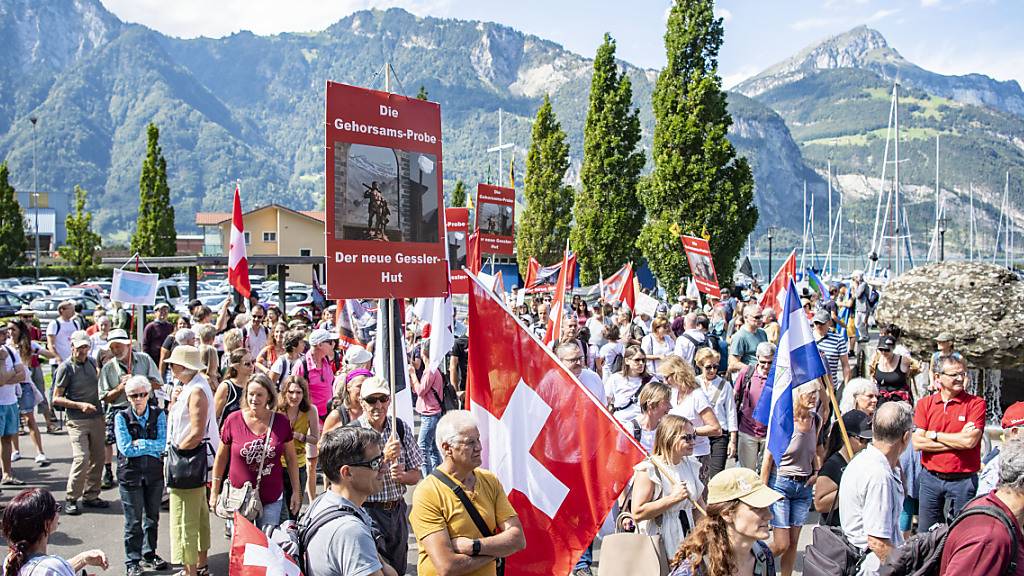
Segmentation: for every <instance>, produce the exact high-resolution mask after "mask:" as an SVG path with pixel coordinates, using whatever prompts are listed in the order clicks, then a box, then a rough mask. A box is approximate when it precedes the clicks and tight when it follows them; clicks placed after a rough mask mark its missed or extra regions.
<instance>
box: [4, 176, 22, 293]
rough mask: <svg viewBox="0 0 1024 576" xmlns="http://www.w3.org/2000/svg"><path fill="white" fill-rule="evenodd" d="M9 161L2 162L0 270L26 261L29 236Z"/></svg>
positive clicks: (7, 269)
mask: <svg viewBox="0 0 1024 576" xmlns="http://www.w3.org/2000/svg"><path fill="white" fill-rule="evenodd" d="M9 176H10V174H9V171H8V169H7V162H3V163H0V272H2V273H6V272H7V271H9V270H10V269H11V268H12V267H14V266H17V265H18V264H22V263H24V262H25V251H26V250H28V237H27V236H25V213H24V212H22V210H21V204H18V196H17V194H16V193H15V190H14V186H11V183H10V181H9Z"/></svg>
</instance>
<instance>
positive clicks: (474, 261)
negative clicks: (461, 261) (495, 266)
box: [466, 230, 482, 274]
mask: <svg viewBox="0 0 1024 576" xmlns="http://www.w3.org/2000/svg"><path fill="white" fill-rule="evenodd" d="M481 258H482V255H481V254H480V231H479V230H476V231H474V232H473V233H472V234H470V235H469V239H467V240H466V268H468V269H469V271H470V272H472V273H473V274H478V273H479V272H480V266H481Z"/></svg>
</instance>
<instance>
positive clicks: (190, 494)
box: [0, 275, 1024, 576]
mask: <svg viewBox="0 0 1024 576" xmlns="http://www.w3.org/2000/svg"><path fill="white" fill-rule="evenodd" d="M735 294H736V296H733V293H732V292H730V291H729V290H723V292H722V296H721V297H720V298H708V301H707V302H706V303H701V302H699V301H698V300H696V299H693V298H689V297H687V296H685V295H683V296H680V297H679V298H678V299H677V300H676V301H675V302H673V303H672V305H671V306H669V305H668V304H667V303H666V304H662V305H661V306H659V307H658V309H657V310H656V311H655V313H654V314H645V313H644V314H634V313H633V311H631V310H629V309H628V307H626V306H622V305H620V304H619V303H616V302H605V301H603V300H598V301H597V302H594V303H592V304H588V303H587V302H585V301H584V300H583V299H582V298H581V297H579V296H575V297H574V299H573V302H572V304H571V306H570V307H567V310H565V311H564V312H565V313H566V316H565V318H564V321H563V322H562V329H561V333H560V334H559V335H558V339H557V341H556V342H555V343H554V344H553V351H554V353H555V355H556V357H557V358H558V360H559V361H560V362H561V363H562V364H563V366H564V367H565V369H566V370H567V371H568V372H570V373H572V374H573V375H574V376H575V377H576V378H577V379H578V380H579V381H580V382H581V383H582V385H583V386H585V387H586V388H587V389H588V390H589V391H590V393H591V395H592V396H593V397H594V398H596V399H597V400H598V401H599V402H600V403H602V404H603V405H604V406H605V407H606V408H607V410H608V412H609V414H610V415H611V416H612V417H613V418H615V419H616V420H617V421H618V422H619V423H621V425H622V428H623V429H624V431H625V432H626V433H627V434H630V435H632V437H633V438H634V439H635V440H636V441H637V443H639V445H641V446H642V447H643V448H644V449H645V450H646V451H647V452H648V454H649V457H648V458H647V459H645V460H644V461H642V462H641V463H639V464H638V465H637V466H636V467H635V469H634V473H633V479H632V481H631V482H630V486H629V488H628V489H627V490H625V491H624V492H623V495H622V497H620V499H619V500H618V501H617V502H615V503H614V506H613V510H612V514H611V519H613V520H616V521H615V522H610V523H609V524H614V526H615V529H616V530H619V531H631V532H634V533H637V534H641V535H647V536H657V540H656V541H657V542H659V546H660V547H661V549H660V554H661V555H662V556H663V557H664V558H666V559H667V560H668V561H669V565H670V566H671V569H672V571H673V572H672V573H673V574H674V575H677V576H679V575H697V574H701V575H707V576H719V575H721V576H726V575H732V574H739V575H743V576H747V575H751V574H760V575H764V576H767V575H773V574H775V573H776V566H778V570H777V571H778V573H781V574H783V575H787V576H788V575H789V574H792V573H793V571H794V569H795V567H796V561H797V552H798V551H799V549H800V541H801V531H802V529H803V527H804V526H805V525H807V524H808V523H810V522H818V523H820V524H822V525H824V526H832V527H837V528H838V529H839V530H840V531H841V532H842V534H843V535H844V537H845V538H846V540H847V541H848V542H849V543H850V544H851V545H852V546H853V547H854V548H855V549H857V550H859V551H860V553H861V556H862V557H863V559H862V560H861V561H860V562H859V565H858V568H857V570H858V573H860V574H876V573H878V570H879V569H880V567H881V566H882V565H883V564H884V563H886V562H887V561H890V560H891V559H892V558H893V557H898V556H899V554H898V553H896V552H895V551H897V550H899V549H900V547H901V545H903V544H904V542H905V541H906V540H907V539H908V538H909V537H910V536H911V535H912V534H914V533H926V532H928V530H929V529H930V528H931V527H932V526H933V525H936V524H949V523H953V522H955V524H953V527H952V529H951V531H950V536H949V538H948V540H947V543H946V544H945V546H944V549H943V551H942V570H941V572H940V573H941V574H957V575H958V576H959V575H960V574H961V573H963V574H997V573H1002V572H1001V569H1002V567H1004V566H1006V565H1007V563H1008V562H1010V561H1011V560H1013V559H1014V550H1013V545H1014V543H1016V544H1017V545H1018V546H1022V544H1021V543H1022V542H1024V536H1022V534H1021V528H1020V525H1021V518H1022V515H1024V465H1022V464H1021V463H1022V462H1024V445H1022V443H1024V434H1022V433H1021V429H1022V428H1024V403H1017V404H1014V405H1013V406H1011V407H1009V408H1008V409H1007V410H1006V412H1005V415H1004V417H1003V421H1002V424H1003V428H1004V431H1005V439H1004V442H1003V444H1002V448H1001V449H996V450H995V451H994V453H993V454H987V455H983V454H982V444H983V443H982V436H983V434H984V430H985V414H986V410H985V408H986V407H985V401H984V400H983V399H982V398H981V397H979V396H978V395H976V394H974V393H972V391H973V390H975V389H974V388H973V387H971V386H970V383H969V378H970V377H969V372H968V366H967V362H966V361H965V359H964V358H963V357H962V356H961V355H960V354H959V353H957V352H956V350H955V338H954V337H953V336H952V335H951V334H945V333H944V334H940V335H938V337H937V338H936V350H935V351H934V354H932V355H931V356H929V357H927V358H922V359H917V358H914V357H913V355H912V354H911V353H910V351H909V350H907V349H906V348H905V347H903V346H902V345H901V344H900V343H899V338H900V336H901V331H900V329H899V327H897V326H880V327H879V332H880V334H879V336H878V338H877V343H874V344H872V343H871V342H870V340H871V339H870V338H869V332H868V330H869V324H870V306H871V303H870V301H871V297H870V287H868V286H867V284H866V283H864V281H863V278H861V277H860V275H855V276H854V278H853V280H852V281H851V282H850V283H849V284H848V285H847V284H840V283H837V284H836V285H835V286H832V287H831V290H830V293H829V296H828V297H824V296H822V295H819V294H817V293H814V292H811V291H807V292H806V293H805V298H804V302H803V304H804V312H805V313H806V315H807V321H808V323H809V325H810V326H811V327H812V331H813V335H814V339H815V341H816V343H817V346H818V350H819V352H820V353H821V355H822V361H823V365H824V366H825V367H826V372H827V375H826V377H824V378H822V379H818V380H815V381H812V382H809V383H806V384H802V385H800V386H799V387H797V388H795V390H794V393H793V400H794V405H793V414H794V434H793V436H792V440H791V441H790V443H789V446H788V448H787V449H786V450H785V453H784V454H783V455H782V457H781V458H780V459H778V461H776V458H775V457H773V455H772V453H771V452H770V451H768V450H766V435H767V429H766V426H765V424H764V423H763V422H760V421H758V419H757V417H755V410H756V408H757V406H758V404H759V403H760V401H761V396H762V395H763V394H764V391H765V389H766V385H767V384H768V382H769V379H770V375H771V369H772V366H773V361H774V359H775V355H776V352H777V349H776V346H777V344H778V339H779V331H780V326H779V323H778V321H777V319H776V316H775V311H774V310H773V309H772V308H770V307H767V308H764V309H762V308H761V307H760V306H759V305H758V304H757V301H758V299H759V295H760V291H759V288H758V287H757V286H756V285H754V286H751V287H744V288H742V289H738V290H736V291H735ZM550 306H551V303H550V297H548V296H544V295H538V296H535V297H532V298H531V299H530V300H529V302H528V303H527V304H524V305H523V306H521V307H519V308H517V314H518V315H519V318H520V320H521V322H522V323H523V326H524V328H526V329H527V330H531V331H533V332H534V333H536V334H538V335H540V336H543V333H544V331H545V330H546V328H547V323H548V321H549V319H550V313H551V311H550ZM413 310H414V307H413V306H408V307H407V317H406V331H407V339H406V342H405V346H406V350H407V351H408V358H407V359H406V360H407V364H408V379H407V381H408V384H409V386H408V387H407V389H403V390H400V391H399V392H398V394H410V395H411V396H412V401H413V405H414V406H415V413H416V417H415V418H414V421H405V420H403V419H401V418H395V417H393V416H392V410H391V406H392V403H394V402H395V401H396V398H394V397H393V392H392V386H391V384H390V383H389V382H387V381H385V380H384V379H383V378H382V377H381V375H378V374H376V373H375V371H374V368H373V360H374V342H373V338H372V334H371V333H370V331H371V330H370V329H369V328H370V326H372V324H371V323H366V324H365V326H362V327H360V329H359V330H357V331H356V332H357V335H356V337H357V338H358V339H359V340H360V341H361V342H360V344H356V343H353V342H346V343H345V345H344V346H342V345H340V344H339V330H338V327H337V326H336V325H335V316H334V313H335V311H334V310H333V308H329V309H327V310H325V311H324V312H323V314H322V315H318V318H319V320H313V319H312V318H311V317H310V316H311V315H308V314H307V315H302V316H297V317H295V318H291V319H289V318H287V317H286V315H284V314H282V312H281V311H280V310H278V309H277V308H276V307H274V306H265V305H263V304H260V303H259V301H258V299H256V298H254V299H253V300H252V301H251V302H247V303H245V304H243V305H240V306H237V307H235V306H232V305H230V303H225V305H224V306H223V307H222V308H221V309H220V310H218V311H217V312H216V313H215V312H214V311H212V310H210V309H209V308H207V307H205V306H203V305H202V304H201V303H199V302H198V301H196V302H193V303H192V304H191V305H190V306H189V312H188V314H181V315H180V316H179V317H178V318H176V319H174V322H173V323H172V318H171V313H170V310H169V307H168V306H166V305H158V306H156V307H155V310H154V312H153V317H152V319H151V320H150V321H148V322H146V323H145V325H144V327H143V334H144V337H143V339H142V341H141V342H140V343H137V344H139V345H140V346H139V349H138V350H135V349H133V340H132V338H131V337H130V336H129V334H130V332H131V331H132V328H133V326H134V324H132V323H131V319H130V317H128V316H127V314H122V313H123V312H124V310H123V309H120V308H115V309H114V310H111V311H110V312H108V313H106V314H104V313H102V312H101V313H100V314H99V315H98V316H97V317H94V318H92V319H91V322H87V321H86V319H84V318H82V317H81V316H79V315H78V314H77V313H76V312H75V310H74V304H73V303H72V302H65V303H62V304H61V306H60V307H59V309H58V311H59V317H58V318H57V319H56V320H54V321H53V322H51V323H50V324H49V326H48V328H47V330H46V333H45V334H41V333H39V331H38V330H37V329H36V328H35V327H34V323H33V319H32V317H31V314H30V313H29V312H25V313H23V314H20V315H19V319H18V320H16V321H14V322H11V323H9V324H8V325H7V326H6V327H4V328H2V329H0V446H2V448H3V450H2V451H0V464H2V471H3V479H2V480H0V484H2V485H5V486H21V485H23V484H24V483H23V482H22V481H21V480H20V479H18V478H17V477H16V476H14V474H13V469H12V462H13V461H16V460H17V459H19V458H21V452H20V450H19V448H20V447H19V446H18V441H19V431H20V430H21V429H22V428H23V427H24V428H25V430H26V432H27V435H28V436H29V438H30V439H31V442H32V443H33V445H34V446H35V448H36V454H37V455H36V457H35V464H36V465H37V466H46V465H48V464H49V460H48V459H47V457H46V455H45V452H44V442H43V440H42V436H41V434H40V430H39V427H38V426H37V425H36V419H37V417H36V416H37V414H38V416H39V417H40V418H42V421H43V422H44V423H45V428H46V430H47V431H49V432H51V433H55V434H56V433H61V432H60V428H62V427H63V428H65V429H66V433H67V436H66V438H67V439H68V440H70V443H71V451H72V455H73V461H72V464H71V469H70V472H69V475H68V480H67V487H66V492H65V500H64V502H63V503H62V504H60V503H57V502H56V501H54V498H53V496H52V495H51V494H50V493H49V492H46V491H45V490H39V489H32V490H26V491H24V492H22V493H21V494H19V495H18V496H16V497H15V498H14V499H12V500H11V501H9V502H8V503H7V505H6V509H5V510H4V517H3V523H2V528H3V532H4V535H5V537H6V538H7V541H8V544H9V546H10V550H11V551H10V553H9V554H8V557H7V560H6V562H5V564H4V574H5V575H10V576H13V575H15V574H24V575H28V574H31V573H33V572H32V571H33V570H35V569H36V568H40V571H41V570H42V569H43V568H45V569H46V570H48V571H47V572H45V573H47V574H58V575H65V574H73V572H74V571H75V570H77V569H79V568H81V567H83V566H86V565H89V566H102V567H103V568H106V567H107V558H106V556H105V555H104V554H103V553H102V552H100V551H95V550H94V551H90V552H85V553H83V554H81V555H79V556H77V557H75V558H72V559H70V560H67V561H65V560H63V559H60V558H57V557H55V556H48V555H47V554H46V543H47V540H48V538H49V537H50V535H51V534H52V533H53V532H54V530H56V517H57V516H58V515H59V514H61V513H63V514H71V515H77V514H82V513H84V512H87V511H88V510H90V509H102V508H107V507H109V506H110V503H109V502H108V501H106V500H103V499H102V498H101V494H102V491H103V490H108V489H111V488H113V487H114V486H116V487H117V488H118V493H119V497H120V502H121V507H122V509H123V512H124V557H125V567H124V570H125V572H126V574H127V575H128V576H138V575H141V574H143V573H145V572H147V571H160V570H164V569H167V568H168V567H169V566H170V565H171V564H174V565H176V566H180V567H181V570H180V572H179V573H178V574H179V575H181V576H199V575H206V574H210V568H209V563H208V553H209V551H210V548H211V538H212V532H213V531H214V526H216V527H217V528H216V530H217V531H218V532H219V531H220V530H221V527H222V526H223V530H224V534H225V536H228V537H230V535H231V534H232V531H233V530H234V527H233V522H232V518H233V517H234V514H235V513H236V512H237V513H239V514H241V515H242V516H245V517H246V518H248V519H249V520H250V521H252V522H253V523H254V524H256V525H257V526H258V527H260V528H261V529H264V530H265V531H268V532H271V533H273V532H274V530H282V531H287V530H289V529H291V528H292V527H294V526H297V527H298V532H297V534H298V538H299V543H300V545H301V547H302V548H303V550H304V554H302V556H301V561H302V562H303V563H304V564H305V566H303V569H304V571H305V572H306V573H316V574H318V575H320V574H328V575H338V576H341V575H351V574H360V575H362V574H405V573H406V570H407V566H406V560H407V557H408V554H409V537H410V534H412V535H413V536H414V537H415V540H416V542H417V561H416V564H417V565H416V573H418V574H420V575H430V574H495V573H496V571H497V570H498V569H499V568H498V566H500V565H501V564H502V562H503V559H504V558H507V557H508V556H510V555H512V554H515V553H516V552H518V551H520V550H523V549H524V547H526V546H527V542H526V541H525V537H524V532H523V529H522V526H521V525H520V523H519V519H518V517H517V514H516V511H515V509H514V508H513V507H512V505H511V504H510V502H509V500H508V498H507V496H506V492H505V489H504V487H502V485H501V483H500V481H499V480H498V478H497V477H496V476H495V475H494V474H492V473H491V472H489V471H487V470H485V469H483V468H481V462H482V461H481V451H482V445H481V441H480V430H479V428H478V425H477V422H476V420H475V419H474V416H473V415H472V414H471V413H470V412H468V411H464V410H460V409H458V408H457V406H458V405H459V404H460V402H461V398H460V397H456V398H451V397H449V395H451V394H455V395H457V396H461V394H462V392H463V391H464V390H465V380H466V372H467V361H468V360H467V351H468V335H467V334H466V328H465V324H464V323H463V322H461V321H458V320H457V321H456V322H455V325H454V332H455V336H456V339H455V344H454V347H453V348H452V350H451V351H450V352H448V353H447V354H446V355H445V356H444V357H443V358H442V357H438V356H436V354H435V352H436V351H432V350H431V341H430V338H429V334H430V330H431V327H430V326H429V324H428V323H427V322H426V321H424V319H420V318H417V317H416V315H415V314H414V313H413ZM868 351H871V353H870V354H868V353H867V352H868ZM441 354H442V355H444V354H445V353H444V351H441ZM858 356H860V357H862V361H860V362H858V361H857V358H858ZM46 361H49V363H50V365H51V369H52V386H51V387H49V388H47V387H46V386H45V385H44V377H43V372H42V363H43V362H46ZM919 374H920V375H919ZM47 441H48V442H50V441H52V440H51V439H49V438H48V439H47ZM983 456H984V458H983ZM979 478H980V480H979ZM410 490H411V491H412V493H411V505H409V504H407V500H409V499H408V498H407V492H408V491H410ZM164 504H166V505H167V506H169V512H170V513H169V520H168V522H167V523H168V524H169V526H166V527H161V526H160V524H161V522H160V511H161V506H162V505H164ZM975 507H978V508H979V509H983V510H981V512H980V513H977V514H966V515H963V514H962V511H963V510H964V509H965V508H975ZM992 509H998V510H1000V511H1001V512H999V513H1002V514H1003V515H1004V516H1007V517H1009V518H1010V519H1011V522H1010V524H1007V525H1004V523H1003V520H1004V518H1002V517H1000V516H998V514H999V513H997V512H992V511H991V510H992ZM812 512H816V514H812ZM962 515H963V516H966V517H965V518H963V519H960V520H958V517H960V516H962ZM1008 527H1009V528H1010V530H1008ZM167 534H169V536H170V537H169V543H170V550H171V558H170V559H169V560H164V559H163V558H161V557H160V556H159V555H158V554H157V546H158V541H159V540H160V538H161V536H162V535H167ZM593 552H594V545H591V547H589V548H588V549H587V550H586V551H585V552H584V553H583V554H582V556H581V558H580V559H579V561H578V562H577V564H576V565H575V566H574V567H573V569H572V576H587V575H590V574H593V573H594V572H595V571H596V568H595V566H594V564H595V563H594V561H593V558H594V554H593ZM1020 565H1021V567H1022V569H1024V557H1022V559H1021V563H1020ZM36 573H39V572H36ZM1018 573H1024V572H1018Z"/></svg>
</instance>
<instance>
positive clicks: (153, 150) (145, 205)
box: [131, 123, 177, 256]
mask: <svg viewBox="0 0 1024 576" xmlns="http://www.w3.org/2000/svg"><path fill="white" fill-rule="evenodd" d="M146 138H147V144H146V159H145V160H144V161H143V162H142V175H141V176H140V177H139V218H138V221H137V223H136V226H135V234H133V235H132V245H131V248H132V250H133V251H135V252H138V253H139V254H140V255H142V256H174V254H175V253H176V252H177V244H176V242H175V240H176V238H177V231H175V229H174V207H173V206H171V189H170V188H169V187H168V186H167V160H166V159H165V158H164V154H163V150H161V148H160V144H159V140H160V130H159V129H157V127H156V124H153V123H150V124H149V126H147V127H146Z"/></svg>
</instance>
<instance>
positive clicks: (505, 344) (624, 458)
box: [467, 276, 644, 576]
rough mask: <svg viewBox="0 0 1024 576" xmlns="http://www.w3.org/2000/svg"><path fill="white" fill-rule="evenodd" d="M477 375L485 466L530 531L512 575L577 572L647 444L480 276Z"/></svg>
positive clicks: (473, 355) (473, 380) (474, 294)
mask: <svg viewBox="0 0 1024 576" xmlns="http://www.w3.org/2000/svg"><path fill="white" fill-rule="evenodd" d="M468 377H469V382H468V386H467V388H468V391H467V395H468V402H469V408H470V410H471V411H472V412H473V414H474V415H476V417H477V419H478V420H479V423H480V434H481V442H482V443H483V467H484V468H487V469H488V470H490V471H492V472H494V473H495V474H496V475H497V476H498V478H499V479H500V480H501V483H502V486H504V488H505V491H506V492H507V493H508V495H509V500H510V501H511V502H512V506H513V507H514V508H515V509H516V513H517V514H518V515H519V520H520V521H521V522H522V524H523V531H524V533H525V536H526V550H524V551H522V552H519V553H517V554H514V555H512V556H510V557H509V558H508V562H507V564H506V567H505V574H506V576H520V575H527V574H529V575H537V576H551V575H552V574H568V573H569V571H570V570H571V569H572V567H573V565H574V564H575V563H576V561H577V560H578V559H579V557H580V556H581V555H582V553H583V551H584V550H585V549H586V548H587V546H588V545H589V544H590V542H591V540H593V539H594V536H595V535H596V534H597V531H598V529H599V528H600V526H601V524H602V522H604V519H605V517H607V516H608V513H609V511H610V510H611V508H612V503H613V502H614V501H615V499H616V498H617V497H618V496H619V494H620V493H621V492H622V490H623V489H624V488H625V486H626V483H627V482H628V481H629V479H630V477H632V475H633V466H634V465H636V463H638V462H640V461H641V460H642V459H643V458H644V451H643V448H641V447H640V445H639V444H638V443H636V442H635V441H634V440H633V437H632V436H631V435H629V434H627V433H626V431H625V430H624V429H623V428H622V426H621V425H619V424H618V422H616V421H615V420H614V419H613V418H612V416H611V415H610V414H609V413H608V411H607V410H606V409H605V408H604V407H603V406H601V404H600V402H598V401H597V399H596V398H594V396H593V395H592V394H591V393H590V392H589V391H588V390H587V389H586V387H585V386H583V385H582V384H581V383H580V381H579V380H577V379H576V378H575V377H574V376H573V375H572V374H571V373H570V372H569V371H568V370H566V369H565V368H564V367H563V366H562V365H561V363H559V362H558V360H557V359H556V357H555V356H554V354H552V352H551V351H550V350H548V349H546V348H544V346H543V345H542V344H541V343H540V342H539V341H538V340H537V339H536V338H535V337H533V336H532V335H531V334H530V332H529V331H528V330H526V329H525V328H524V327H523V326H522V325H521V324H519V322H518V321H517V320H516V319H515V316H514V315H513V314H512V313H511V312H510V311H509V310H508V309H507V308H506V307H505V306H504V305H503V304H502V303H501V302H499V301H498V299H497V298H496V297H495V296H494V295H493V293H492V292H491V291H490V290H489V288H488V287H487V286H484V285H483V284H481V283H480V281H479V280H478V279H477V278H476V277H475V276H470V286H469V368H468Z"/></svg>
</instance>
